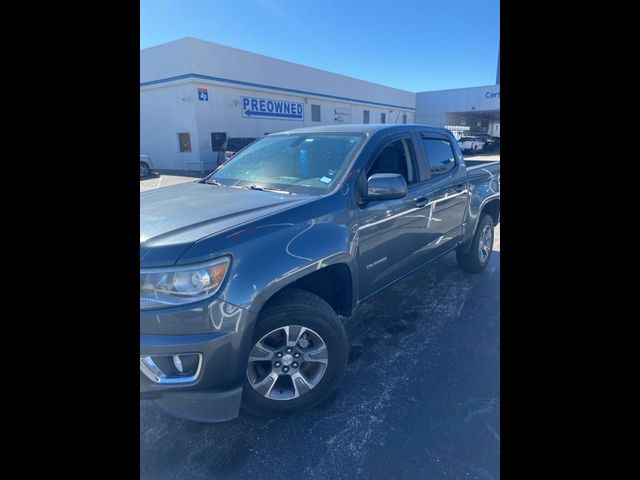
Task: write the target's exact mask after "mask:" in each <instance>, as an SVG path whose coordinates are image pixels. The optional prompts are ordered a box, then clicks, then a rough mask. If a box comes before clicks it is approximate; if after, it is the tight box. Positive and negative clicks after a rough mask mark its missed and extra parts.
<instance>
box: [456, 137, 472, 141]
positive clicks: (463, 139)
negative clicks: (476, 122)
mask: <svg viewBox="0 0 640 480" xmlns="http://www.w3.org/2000/svg"><path fill="white" fill-rule="evenodd" d="M474 140H475V138H474V137H462V138H461V139H460V140H459V141H460V142H473V141H474Z"/></svg>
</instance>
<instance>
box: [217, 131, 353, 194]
mask: <svg viewBox="0 0 640 480" xmlns="http://www.w3.org/2000/svg"><path fill="white" fill-rule="evenodd" d="M364 139H365V135H364V134H362V133H308V134H302V133H301V134H283V135H270V136H268V137H264V138H262V139H260V140H258V141H256V142H255V143H254V144H252V145H250V146H249V147H247V148H246V149H244V150H243V151H242V152H240V153H239V154H237V155H236V156H235V157H233V158H232V159H230V160H229V161H228V162H226V163H225V164H223V165H221V166H220V168H218V169H217V170H216V171H215V172H214V173H213V174H212V175H211V176H210V177H208V179H207V181H208V182H209V183H214V181H215V182H217V183H219V184H221V185H223V186H228V187H246V188H249V187H261V188H265V189H275V190H282V191H286V192H289V193H301V194H309V195H322V194H324V193H327V191H329V189H330V188H331V187H332V186H333V185H334V184H335V183H336V182H337V181H339V180H340V178H341V177H342V175H343V174H344V173H345V170H346V168H347V167H348V165H349V162H350V160H351V158H352V157H353V155H354V154H355V153H356V152H357V150H358V148H359V147H360V145H361V144H362V142H363V141H364Z"/></svg>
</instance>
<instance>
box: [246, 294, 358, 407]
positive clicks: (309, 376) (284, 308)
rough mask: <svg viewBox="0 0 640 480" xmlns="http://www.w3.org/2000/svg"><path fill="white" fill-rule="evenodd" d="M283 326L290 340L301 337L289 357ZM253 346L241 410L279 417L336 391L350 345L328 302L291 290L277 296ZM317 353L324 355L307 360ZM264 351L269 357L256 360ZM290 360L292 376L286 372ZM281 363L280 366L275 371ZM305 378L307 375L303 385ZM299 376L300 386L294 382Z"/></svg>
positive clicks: (261, 319)
mask: <svg viewBox="0 0 640 480" xmlns="http://www.w3.org/2000/svg"><path fill="white" fill-rule="evenodd" d="M284 327H290V328H289V329H288V330H287V331H288V332H289V333H288V334H289V335H290V338H289V340H290V342H291V341H295V338H300V340H299V341H298V342H297V343H295V344H294V345H293V346H292V345H291V343H290V344H289V346H288V348H290V349H293V351H292V352H290V353H287V350H286V348H287V346H286V345H284V344H283V340H284V337H285V332H286V331H285V330H284ZM299 327H304V329H305V330H302V329H301V328H299ZM265 336H266V338H265ZM303 340H304V341H303ZM259 342H261V343H260V344H259V345H258V343H259ZM322 344H324V346H325V347H326V348H325V350H322ZM251 345H252V348H251V351H250V353H249V362H248V364H247V373H246V375H245V381H244V389H243V399H242V408H243V410H245V411H247V412H249V413H252V414H255V415H260V416H276V415H282V414H287V413H292V412H296V411H300V410H305V409H308V408H311V407H313V406H315V405H317V404H318V403H320V402H321V401H322V400H324V399H325V398H327V397H328V396H329V395H330V394H331V393H332V392H333V391H334V390H335V388H336V387H337V386H338V384H339V383H340V380H341V379H342V376H343V375H344V372H345V370H346V368H347V358H348V356H349V342H348V340H347V334H346V332H345V330H344V327H343V326H342V324H341V323H340V321H339V318H338V315H336V313H335V312H334V310H333V309H332V308H331V307H330V306H329V304H328V303H327V302H325V301H324V300H322V299H321V298H320V297H318V296H317V295H314V294H313V293H310V292H307V291H305V290H298V289H287V290H285V291H283V292H282V293H279V294H277V297H276V298H274V300H273V301H272V303H271V304H270V305H268V306H267V307H266V308H265V310H264V311H263V312H262V313H261V314H260V317H259V318H258V321H257V323H256V328H255V331H254V335H253V339H252V343H251ZM262 347H264V348H265V350H262ZM267 349H268V351H267ZM314 350H315V351H316V352H320V353H319V354H315V355H316V356H315V358H313V357H308V358H309V361H305V359H304V357H307V356H308V355H309V353H307V352H312V351H314ZM263 353H267V357H269V359H266V360H258V361H256V360H255V359H256V358H262V355H263ZM277 354H280V355H281V357H276V356H275V355H277ZM296 354H298V355H299V357H298V358H300V362H299V363H297V365H298V366H297V368H294V366H295V365H296V358H292V356H293V355H296ZM325 357H326V358H325ZM265 358H266V357H265ZM278 359H280V360H281V362H278ZM323 360H326V363H324V364H323V363H322V362H323ZM292 361H293V362H294V363H291V362H292ZM287 362H288V364H289V367H287V368H288V373H284V372H283V370H284V369H285V365H284V364H285V363H287ZM278 363H279V364H280V367H279V368H276V367H275V365H277V364H278ZM274 375H275V376H276V377H277V379H276V380H275V381H274V380H273V378H274ZM300 375H304V377H303V378H304V382H303V381H302V379H301V378H300ZM268 377H271V379H269V378H268ZM294 377H296V380H295V381H296V383H297V385H298V386H296V385H294V383H293V382H294V380H293V378H294ZM314 382H315V383H314ZM310 385H311V388H308V387H309V386H310ZM296 394H297V395H298V396H295V395H296Z"/></svg>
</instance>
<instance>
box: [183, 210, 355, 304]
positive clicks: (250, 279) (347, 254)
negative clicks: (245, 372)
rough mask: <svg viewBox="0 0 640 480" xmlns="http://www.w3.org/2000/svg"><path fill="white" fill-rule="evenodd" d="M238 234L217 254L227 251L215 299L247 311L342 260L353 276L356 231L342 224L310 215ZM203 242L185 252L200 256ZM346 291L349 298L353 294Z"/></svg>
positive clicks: (188, 254) (204, 244)
mask: <svg viewBox="0 0 640 480" xmlns="http://www.w3.org/2000/svg"><path fill="white" fill-rule="evenodd" d="M243 237H244V238H243V241H242V243H238V244H236V245H233V246H232V247H231V248H229V250H228V252H224V251H223V252H221V254H225V253H228V254H229V255H231V257H232V261H231V270H230V271H229V273H228V274H227V275H228V277H227V280H226V281H225V283H226V285H225V286H224V289H223V291H222V292H221V293H220V294H219V295H218V297H219V298H220V300H223V301H226V302H228V303H231V304H233V305H237V306H239V307H242V308H245V309H247V310H250V311H252V312H256V313H257V312H259V311H260V309H261V308H262V307H263V305H264V304H265V303H266V302H267V300H269V298H271V297H272V296H273V295H274V294H275V293H276V292H278V291H279V290H281V289H283V288H284V287H286V286H287V285H290V284H291V283H293V282H295V281H296V280H299V279H300V278H302V277H304V276H306V275H308V274H309V273H312V272H314V271H316V270H320V269H322V268H325V267H328V266H330V265H335V264H338V263H342V264H346V265H347V266H348V268H349V270H350V272H351V278H357V277H356V271H357V267H356V263H355V262H356V260H355V254H356V242H357V235H356V234H355V233H354V231H353V230H352V229H350V228H349V227H347V226H346V225H343V224H336V223H333V222H327V221H325V222H322V221H320V220H318V219H311V220H308V221H305V222H300V223H297V224H273V225H263V226H261V227H259V228H257V229H255V230H253V231H251V232H247V233H244V234H243ZM207 243H209V242H203V243H202V244H196V245H194V246H193V247H192V248H191V249H189V250H188V251H187V252H186V253H185V256H192V255H194V256H201V255H202V253H204V252H203V251H206V250H207V249H208V247H207ZM212 248H213V245H212ZM201 250H203V251H201ZM209 251H211V250H209ZM214 251H220V250H219V249H218V248H215V249H214ZM352 293H353V297H352V298H357V297H356V296H355V292H352Z"/></svg>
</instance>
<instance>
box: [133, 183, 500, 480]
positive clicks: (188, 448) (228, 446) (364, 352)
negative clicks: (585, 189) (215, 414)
mask: <svg viewBox="0 0 640 480" xmlns="http://www.w3.org/2000/svg"><path fill="white" fill-rule="evenodd" d="M141 189H142V182H141ZM345 326H346V329H347V333H348V335H349V340H350V343H351V351H350V358H349V367H348V370H347V372H346V375H345V377H344V379H343V382H342V383H341V385H340V386H339V387H338V389H337V391H336V392H335V393H334V394H333V395H332V396H331V397H329V398H328V399H327V400H325V401H324V402H323V403H322V404H320V405H319V406H318V407H316V408H314V409H311V410H309V411H306V412H302V413H299V414H294V415H289V416H287V417H281V418H275V419H273V418H271V419H265V418H257V417H253V416H249V415H247V414H244V413H243V414H241V416H240V417H239V418H238V419H236V420H233V421H231V422H227V423H220V424H202V423H196V422H190V421H186V420H181V419H178V418H175V417H172V416H170V415H168V414H166V413H164V412H163V411H162V410H161V409H160V408H159V407H158V406H156V405H155V404H154V403H153V402H150V401H144V402H141V403H140V432H141V433H140V456H141V463H140V476H141V478H143V479H154V480H155V479H157V480H162V479H175V480H180V479H205V478H206V479H245V480H246V479H280V478H304V479H331V480H334V479H351V478H363V479H385V480H387V479H403V480H404V479H414V478H416V479H436V478H437V479H498V478H500V466H499V458H500V372H499V368H500V228H499V227H498V228H496V241H495V245H494V252H493V255H492V258H491V262H490V264H489V265H488V267H487V269H486V270H485V271H484V272H483V273H482V274H466V273H463V272H462V271H461V270H459V269H458V268H457V266H456V260H455V254H448V255H446V256H444V257H442V258H441V259H439V260H437V261H435V262H434V263H433V264H431V265H429V266H427V267H424V268H422V269H421V270H419V271H417V272H415V273H413V274H412V275H410V276H409V277H407V278H405V279H404V280H402V281H400V282H398V283H396V284H395V285H393V286H391V287H389V288H387V289H386V290H384V291H382V292H381V293H379V294H378V295H377V296H376V297H374V298H373V299H372V300H371V301H370V302H369V303H368V304H367V305H365V306H364V307H363V309H362V310H360V312H359V313H358V314H357V315H356V316H354V317H352V318H351V319H349V320H347V322H346V324H345Z"/></svg>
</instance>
